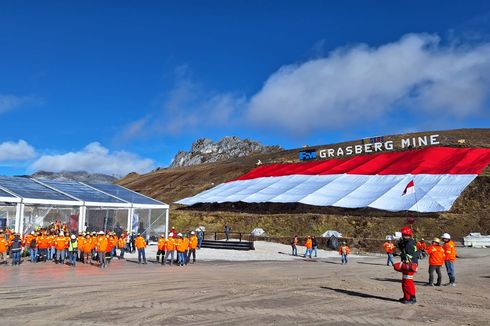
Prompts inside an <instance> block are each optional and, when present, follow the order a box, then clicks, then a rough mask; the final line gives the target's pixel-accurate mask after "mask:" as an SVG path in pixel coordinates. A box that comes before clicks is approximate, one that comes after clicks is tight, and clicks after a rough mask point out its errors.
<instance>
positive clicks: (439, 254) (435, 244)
mask: <svg viewBox="0 0 490 326" xmlns="http://www.w3.org/2000/svg"><path fill="white" fill-rule="evenodd" d="M440 243H441V240H440V239H439V238H434V240H432V244H431V245H430V246H429V248H427V254H428V255H429V283H427V284H426V285H428V286H434V271H435V272H436V273H437V282H436V284H435V285H436V286H441V281H442V275H441V266H442V265H443V264H444V259H445V257H446V254H445V253H444V248H442V247H441V246H440Z"/></svg>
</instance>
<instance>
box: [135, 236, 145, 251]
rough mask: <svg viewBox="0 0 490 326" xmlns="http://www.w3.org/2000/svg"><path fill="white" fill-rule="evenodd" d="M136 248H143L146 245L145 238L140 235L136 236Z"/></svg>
mask: <svg viewBox="0 0 490 326" xmlns="http://www.w3.org/2000/svg"><path fill="white" fill-rule="evenodd" d="M134 245H135V246H136V249H143V248H145V247H146V241H145V239H144V238H143V237H142V236H141V235H140V236H139V237H137V238H136V240H135V244H134Z"/></svg>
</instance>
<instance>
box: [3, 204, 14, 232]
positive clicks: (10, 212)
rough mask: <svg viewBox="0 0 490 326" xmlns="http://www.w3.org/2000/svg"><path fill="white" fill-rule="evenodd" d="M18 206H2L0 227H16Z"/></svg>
mask: <svg viewBox="0 0 490 326" xmlns="http://www.w3.org/2000/svg"><path fill="white" fill-rule="evenodd" d="M15 214H16V206H0V229H1V230H5V229H15Z"/></svg>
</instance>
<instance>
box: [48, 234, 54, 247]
mask: <svg viewBox="0 0 490 326" xmlns="http://www.w3.org/2000/svg"><path fill="white" fill-rule="evenodd" d="M46 237H47V238H48V248H51V247H54V239H55V236H54V235H48V236H46Z"/></svg>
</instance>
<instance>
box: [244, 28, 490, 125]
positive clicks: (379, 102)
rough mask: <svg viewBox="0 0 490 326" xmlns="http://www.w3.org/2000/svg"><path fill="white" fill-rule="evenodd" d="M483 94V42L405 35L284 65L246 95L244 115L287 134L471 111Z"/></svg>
mask: <svg viewBox="0 0 490 326" xmlns="http://www.w3.org/2000/svg"><path fill="white" fill-rule="evenodd" d="M489 99H490V44H488V43H487V44H479V45H472V46H461V45H460V46H454V45H453V46H448V47H445V46H442V45H441V44H440V39H439V38H438V37H437V36H434V35H427V34H410V35H406V36H404V37H402V38H401V39H400V40H399V41H397V42H394V43H389V44H385V45H382V46H379V47H377V48H373V47H368V46H366V45H357V46H354V47H349V48H341V49H337V50H335V51H333V52H331V53H330V54H329V55H328V56H327V57H325V58H321V59H315V60H311V61H308V62H305V63H301V64H296V65H288V66H284V67H282V68H280V69H279V70H278V71H277V72H275V73H274V74H273V75H271V76H270V77H269V78H268V80H267V81H266V82H265V84H264V86H263V88H262V89H261V90H260V91H259V92H258V93H257V94H255V95H254V96H253V97H252V98H251V99H250V101H249V103H248V106H247V112H246V116H247V118H248V120H249V121H250V122H252V123H253V124H255V125H257V126H267V127H269V126H275V127H279V128H284V129H285V130H289V131H293V132H307V131H309V130H312V129H321V128H329V129H337V130H338V129H343V128H346V127H349V126H352V125H356V124H361V123H364V122H366V121H369V120H372V119H375V118H377V117H380V116H383V115H389V114H390V113H392V112H393V111H394V110H396V109H400V108H407V109H409V110H412V111H411V112H412V113H414V112H418V113H420V114H424V113H430V114H436V113H441V114H443V115H445V116H449V117H456V118H461V117H467V116H473V115H476V114H479V113H481V112H485V111H488V104H489Z"/></svg>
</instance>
